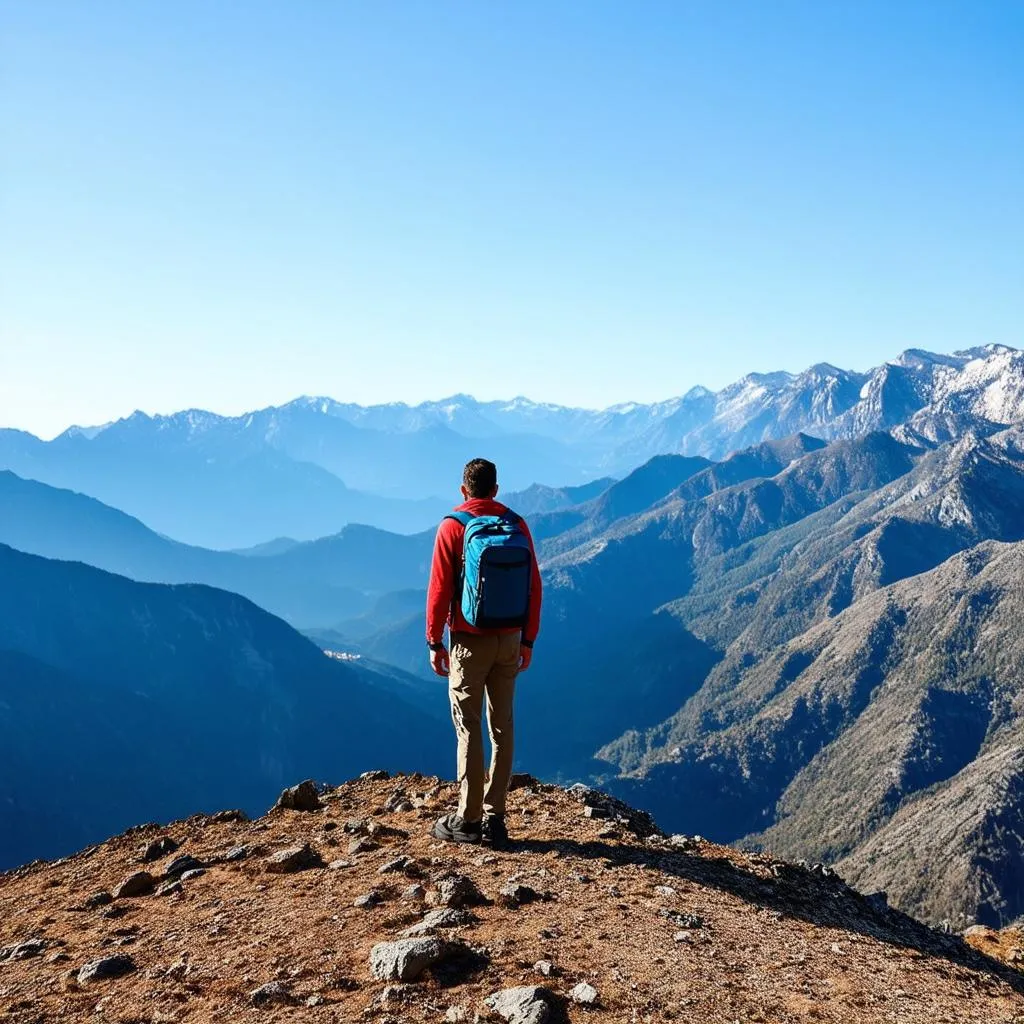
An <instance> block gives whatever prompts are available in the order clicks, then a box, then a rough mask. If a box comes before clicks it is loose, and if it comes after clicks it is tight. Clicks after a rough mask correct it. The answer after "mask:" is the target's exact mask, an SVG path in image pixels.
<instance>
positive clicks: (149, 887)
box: [114, 871, 156, 900]
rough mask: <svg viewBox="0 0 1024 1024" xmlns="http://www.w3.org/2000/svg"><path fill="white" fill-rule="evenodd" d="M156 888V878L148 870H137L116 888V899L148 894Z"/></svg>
mask: <svg viewBox="0 0 1024 1024" xmlns="http://www.w3.org/2000/svg"><path fill="white" fill-rule="evenodd" d="M155 888H156V879H155V878H154V877H153V876H152V875H151V874H150V873H149V872H148V871H136V872H134V873H133V874H130V875H129V876H128V877H127V878H126V879H125V880H124V881H123V882H122V883H121V884H120V885H119V886H118V887H117V888H116V889H115V890H114V899H118V900H120V899H127V898H130V897H132V896H148V895H149V894H150V893H151V892H152V891H153V890H154V889H155Z"/></svg>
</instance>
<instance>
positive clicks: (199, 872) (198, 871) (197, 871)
mask: <svg viewBox="0 0 1024 1024" xmlns="http://www.w3.org/2000/svg"><path fill="white" fill-rule="evenodd" d="M205 874H206V868H191V869H189V870H188V871H185V872H182V875H181V880H182V881H183V882H187V881H188V880H189V879H191V878H202V877H203V875H205Z"/></svg>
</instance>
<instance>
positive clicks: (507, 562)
mask: <svg viewBox="0 0 1024 1024" xmlns="http://www.w3.org/2000/svg"><path fill="white" fill-rule="evenodd" d="M445 519H454V520H455V521H456V522H459V523H462V525H463V526H464V527H465V539H464V540H463V542H462V574H461V578H460V579H459V580H458V582H457V583H456V590H455V602H457V603H458V604H459V605H460V607H461V609H462V616H463V618H464V619H465V620H466V622H468V623H469V624H470V625H471V626H475V627H476V628H477V629H506V628H509V629H510V628H514V627H516V626H520V627H521V626H525V625H526V620H527V616H528V614H529V609H530V581H531V579H532V575H533V551H532V550H531V548H530V541H529V539H528V538H527V536H526V534H525V533H524V532H523V529H522V527H521V526H520V525H519V524H520V523H521V522H522V520H521V519H520V518H519V516H517V515H516V514H515V512H505V513H504V514H503V515H500V516H473V515H470V514H469V513H468V512H452V513H450V514H449V515H447V516H445Z"/></svg>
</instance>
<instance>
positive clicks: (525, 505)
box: [500, 476, 615, 516]
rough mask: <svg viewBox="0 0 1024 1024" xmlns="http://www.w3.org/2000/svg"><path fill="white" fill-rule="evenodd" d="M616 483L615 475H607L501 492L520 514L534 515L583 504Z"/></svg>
mask: <svg viewBox="0 0 1024 1024" xmlns="http://www.w3.org/2000/svg"><path fill="white" fill-rule="evenodd" d="M614 483H615V479H614V477H610V476H605V477H601V478H600V479H598V480H592V481H591V482H590V483H588V484H580V485H578V486H570V487H549V486H547V485H546V484H533V485H532V486H530V487H527V488H526V490H524V491H513V492H511V493H506V492H505V491H502V492H501V495H500V497H501V500H502V501H503V502H505V503H506V504H507V505H508V506H509V507H510V508H513V509H515V510H516V511H517V512H518V513H519V514H520V515H523V516H533V515H537V514H539V513H543V512H558V511H561V510H563V509H567V508H573V507H574V506H576V505H581V504H583V503H585V502H587V501H590V500H591V499H592V498H596V497H598V495H600V494H603V493H604V492H605V491H607V490H608V488H609V487H611V486H612V485H613V484H614Z"/></svg>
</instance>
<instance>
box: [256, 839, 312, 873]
mask: <svg viewBox="0 0 1024 1024" xmlns="http://www.w3.org/2000/svg"><path fill="white" fill-rule="evenodd" d="M323 865H324V862H323V860H321V858H320V854H319V853H317V852H316V850H314V849H313V847H312V846H310V845H309V843H303V844H302V845H301V846H288V847H286V848H285V849H283V850H278V851H277V853H275V854H272V855H271V856H270V857H268V858H267V860H266V870H267V871H269V872H271V873H272V874H275V875H285V874H291V873H292V872H293V871H304V870H306V868H321V867H323Z"/></svg>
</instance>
